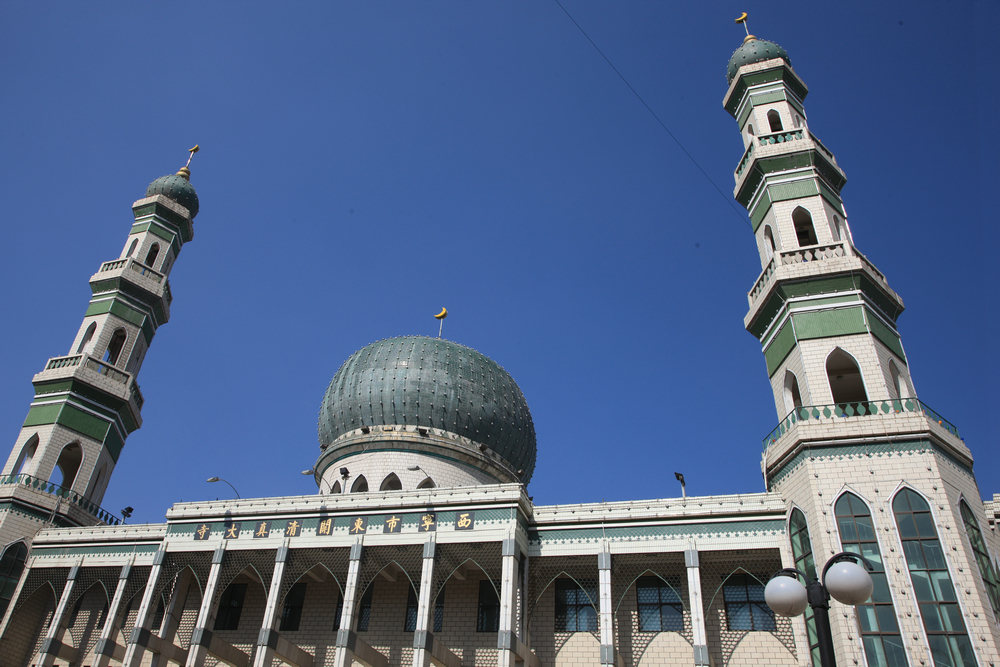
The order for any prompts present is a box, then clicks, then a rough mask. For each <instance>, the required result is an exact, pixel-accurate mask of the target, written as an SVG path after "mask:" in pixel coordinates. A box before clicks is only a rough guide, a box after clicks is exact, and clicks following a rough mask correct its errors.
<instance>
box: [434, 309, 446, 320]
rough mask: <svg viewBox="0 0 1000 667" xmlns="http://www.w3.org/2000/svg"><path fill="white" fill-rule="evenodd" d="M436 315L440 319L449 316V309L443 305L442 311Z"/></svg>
mask: <svg viewBox="0 0 1000 667" xmlns="http://www.w3.org/2000/svg"><path fill="white" fill-rule="evenodd" d="M434 317H435V318H437V319H439V320H443V319H444V318H446V317H448V309H447V308H445V307H444V306H442V307H441V312H440V313H438V314H437V315H435V316H434Z"/></svg>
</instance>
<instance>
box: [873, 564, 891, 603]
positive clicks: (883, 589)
mask: <svg viewBox="0 0 1000 667" xmlns="http://www.w3.org/2000/svg"><path fill="white" fill-rule="evenodd" d="M871 578H872V584H873V590H872V602H886V603H890V602H892V596H891V595H890V593H889V583H888V582H887V581H886V579H885V573H883V572H872V573H871Z"/></svg>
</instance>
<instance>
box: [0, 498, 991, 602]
mask: <svg viewBox="0 0 1000 667" xmlns="http://www.w3.org/2000/svg"><path fill="white" fill-rule="evenodd" d="M958 509H959V512H960V513H961V515H962V523H964V524H965V535H966V537H968V538H969V546H970V547H972V553H973V555H974V556H975V559H976V564H977V565H978V566H979V576H980V578H981V579H982V580H983V588H985V589H986V597H988V598H989V599H990V606H992V607H993V614H994V616H995V617H996V618H1000V577H998V576H997V571H996V568H995V567H994V566H993V562H992V561H991V560H990V552H989V549H988V548H987V547H986V541H985V540H984V539H983V532H982V530H980V528H979V521H977V520H976V515H975V514H974V513H973V511H972V508H970V507H969V504H968V503H966V502H965V498H962V499H961V500H959V501H958ZM0 574H2V572H0Z"/></svg>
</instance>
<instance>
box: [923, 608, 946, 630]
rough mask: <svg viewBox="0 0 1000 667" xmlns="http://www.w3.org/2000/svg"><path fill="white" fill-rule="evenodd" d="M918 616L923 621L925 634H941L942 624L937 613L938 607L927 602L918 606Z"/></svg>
mask: <svg viewBox="0 0 1000 667" xmlns="http://www.w3.org/2000/svg"><path fill="white" fill-rule="evenodd" d="M920 615H921V616H922V617H923V619H924V628H925V629H926V630H927V632H943V631H944V623H943V622H942V620H941V614H940V612H939V611H938V605H936V604H934V603H933V602H927V603H923V604H921V605H920Z"/></svg>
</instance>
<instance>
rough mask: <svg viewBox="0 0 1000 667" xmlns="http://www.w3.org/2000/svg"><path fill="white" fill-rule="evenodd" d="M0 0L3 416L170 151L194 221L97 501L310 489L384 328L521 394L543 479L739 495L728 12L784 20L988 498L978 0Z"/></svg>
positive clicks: (24, 401) (54, 350)
mask: <svg viewBox="0 0 1000 667" xmlns="http://www.w3.org/2000/svg"><path fill="white" fill-rule="evenodd" d="M564 6H565V7H566V8H567V9H568V10H569V12H570V13H571V14H572V15H573V17H574V18H575V19H576V20H577V21H578V22H579V23H580V25H581V26H583V28H584V29H585V30H586V31H587V32H588V33H589V35H590V37H591V38H592V39H593V40H594V41H595V42H596V43H597V44H598V45H599V46H600V47H601V49H602V50H603V51H604V53H605V54H606V55H607V56H608V58H610V60H611V61H612V62H613V63H614V64H615V66H616V67H617V68H618V70H619V71H621V72H622V74H623V75H624V76H625V77H626V78H627V79H628V81H629V83H631V85H632V86H633V87H634V88H635V89H636V90H637V91H638V92H639V93H640V94H641V95H642V96H643V98H644V99H645V100H646V102H647V103H648V104H649V106H650V107H651V108H652V109H653V110H654V111H655V112H656V113H657V115H658V116H659V117H660V118H661V119H662V120H663V122H664V123H665V124H666V126H667V127H668V128H670V130H671V132H672V133H673V134H674V135H675V136H676V137H677V138H678V139H679V140H680V142H681V143H682V144H683V145H684V147H685V148H686V149H687V150H688V151H689V152H690V153H691V154H692V155H693V156H694V157H695V159H696V160H697V161H698V163H699V164H700V165H701V167H702V168H703V169H704V170H705V172H707V174H708V175H709V176H710V177H711V178H712V180H713V181H714V182H715V183H716V184H717V185H718V186H719V188H721V189H722V191H723V192H725V193H726V196H725V197H723V196H720V194H719V193H718V192H717V191H716V189H715V187H714V186H713V185H712V183H710V182H709V181H708V180H707V179H706V178H705V176H704V175H702V173H700V172H699V171H698V169H697V168H696V167H695V166H694V165H693V164H692V162H691V161H690V160H689V159H688V157H687V156H685V155H684V153H683V152H682V151H681V150H680V148H678V146H677V144H676V143H675V142H674V141H673V139H671V137H670V136H669V135H668V134H667V133H666V132H664V130H663V129H662V128H661V127H660V126H659V125H658V124H657V122H656V121H655V119H653V117H652V116H651V115H650V114H649V112H648V111H647V110H646V109H645V108H644V107H643V106H642V105H641V103H640V102H639V101H638V100H637V99H636V98H635V97H634V96H633V94H632V93H631V92H630V91H629V90H628V88H627V87H626V86H625V85H624V84H623V83H622V81H621V80H620V79H619V78H618V76H617V75H616V74H615V73H614V71H612V70H611V68H610V67H609V66H608V65H607V63H606V62H605V61H604V60H603V59H602V58H601V56H600V54H598V53H597V52H596V51H595V50H594V48H593V46H591V44H590V43H589V42H587V40H586V39H585V38H584V36H583V35H582V34H581V33H580V32H579V30H578V29H577V28H576V27H575V26H574V25H573V23H572V22H571V21H570V20H569V19H568V18H567V16H566V14H564V13H563V11H562V10H561V9H560V7H559V5H557V4H556V3H555V2H541V1H540V2H530V3H529V2H521V3H439V2H434V3H381V4H379V3H336V4H335V3H280V4H278V3H240V4H236V3H193V2H192V3H186V2H175V3H170V4H169V5H163V4H158V5H153V4H145V3H124V2H117V3H109V2H105V3H65V2H62V3H46V2H37V3H11V2H4V3H3V4H2V5H0V11H2V19H3V20H2V21H0V68H2V69H0V72H2V74H0V81H2V85H3V90H4V93H3V95H2V97H0V105H2V106H0V108H2V117H3V119H4V122H3V123H2V124H0V145H2V146H3V152H4V158H3V167H2V176H3V177H2V178H0V198H2V201H3V203H4V213H5V218H6V224H5V226H4V229H5V236H6V252H5V261H4V262H2V263H0V276H2V278H3V281H4V284H5V285H6V286H7V295H8V296H7V299H8V303H7V307H6V309H5V315H4V326H3V328H2V332H3V333H2V334H0V336H2V340H3V342H4V345H3V347H4V349H6V350H7V351H8V352H7V360H6V361H7V363H6V364H5V369H4V372H3V375H2V378H3V380H2V383H0V433H2V434H3V436H4V438H6V442H8V443H10V444H13V442H14V439H15V438H16V436H17V433H18V429H19V426H20V424H21V422H22V421H23V419H24V416H25V414H26V413H27V409H28V404H29V403H30V401H31V397H32V388H31V384H30V379H31V376H32V375H33V374H34V373H36V372H38V371H39V370H40V369H41V368H42V367H43V366H44V364H45V361H46V360H47V359H48V358H49V357H54V356H60V355H64V354H66V353H67V352H68V351H69V348H70V345H71V343H72V340H73V337H74V335H75V333H76V331H77V329H78V327H79V323H80V321H81V319H82V316H83V313H84V310H85V309H86V304H87V300H88V296H89V288H88V285H87V280H88V278H89V276H90V275H91V274H93V273H94V272H95V271H96V270H97V268H98V267H99V266H100V264H101V262H102V261H105V260H108V259H112V258H115V257H117V256H118V253H119V252H120V251H121V247H122V246H123V244H124V241H125V237H126V235H127V234H128V231H129V227H130V224H131V211H130V205H131V203H132V202H133V201H134V200H136V199H139V198H140V197H142V196H143V194H144V192H145V187H146V185H147V184H148V183H149V182H150V181H152V180H153V179H155V178H157V177H159V176H161V175H163V174H167V173H173V172H174V171H176V170H177V168H179V167H180V166H182V165H183V164H184V160H185V159H186V157H187V154H186V152H185V151H186V149H187V148H189V147H190V146H192V145H194V144H195V143H198V144H200V145H201V146H202V152H200V153H199V154H198V155H197V156H196V157H195V159H194V162H193V163H192V182H193V184H194V185H195V187H196V188H197V190H198V193H199V197H200V200H201V212H200V214H199V215H198V217H197V219H196V221H195V238H194V240H193V242H192V243H190V244H188V245H186V246H185V247H184V250H183V252H182V253H181V255H180V258H179V259H178V261H177V264H176V266H175V268H174V269H173V271H172V275H171V289H172V291H173V294H174V302H173V306H172V309H171V320H170V322H169V324H167V325H166V326H164V327H162V328H161V329H160V330H159V331H158V333H157V335H156V338H155V339H154V341H153V345H152V348H151V350H150V352H149V354H148V356H147V357H146V361H145V363H144V365H143V368H142V373H141V374H140V377H139V382H140V384H141V386H142V391H143V393H144V395H145V398H146V405H145V407H144V410H143V419H144V421H145V423H144V426H143V428H142V429H141V430H140V431H137V432H136V433H134V434H133V435H132V436H131V437H130V438H129V441H128V444H127V446H126V448H125V450H124V451H123V454H122V457H121V459H120V461H119V465H118V467H117V469H116V471H115V473H114V477H113V479H112V483H111V487H110V489H109V491H108V494H107V495H106V497H105V502H104V505H105V506H106V507H107V508H108V509H112V510H117V509H119V508H120V507H123V506H125V505H131V506H133V507H135V508H136V512H135V515H134V517H133V519H132V520H133V521H138V522H144V521H160V520H162V518H163V514H164V512H165V511H166V509H167V508H168V507H169V505H170V504H171V503H172V502H176V501H179V500H185V501H190V500H198V499H207V498H211V499H214V498H216V497H217V496H221V497H226V495H227V494H228V493H229V489H228V487H222V485H209V484H207V483H206V482H205V479H206V478H207V477H209V476H213V475H218V476H220V477H223V478H225V479H227V480H229V481H230V482H232V483H233V484H234V485H235V486H236V488H238V489H239V491H240V493H241V494H242V495H243V496H244V497H250V496H269V495H289V494H308V493H313V492H315V485H314V483H313V481H312V479H311V478H309V477H304V476H302V475H300V474H299V472H300V471H301V470H303V469H307V468H310V467H311V466H312V464H313V462H314V461H315V458H316V456H317V454H318V453H319V450H318V443H317V439H316V418H317V412H318V409H319V403H320V399H321V397H322V395H323V392H324V391H325V389H326V386H327V384H328V383H329V380H330V378H331V377H332V376H333V374H334V373H335V372H336V370H337V368H338V367H339V366H340V364H341V362H342V361H343V360H344V359H346V358H347V357H348V356H349V355H350V354H351V353H352V352H354V351H355V350H357V349H359V348H361V347H363V346H365V345H366V344H368V343H370V342H372V341H374V340H377V339H380V338H388V337H391V336H396V335H403V334H427V335H434V334H436V329H437V321H436V320H434V319H433V317H432V316H433V314H434V313H436V312H438V310H440V308H441V306H447V307H448V309H449V311H450V313H451V314H450V316H449V317H448V319H447V321H446V322H445V337H446V338H449V339H451V340H455V341H457V342H460V343H462V344H465V345H469V346H471V347H473V348H475V349H477V350H479V351H481V352H483V353H484V354H486V355H488V356H490V357H492V358H493V359H495V360H496V361H497V362H498V363H500V364H501V365H503V366H504V367H505V368H506V369H507V370H508V371H509V372H510V373H511V374H512V375H513V376H514V378H515V379H516V380H517V382H518V384H519V385H520V387H521V389H522V390H523V392H524V394H525V396H526V398H527V400H528V404H529V405H530V406H531V410H532V415H533V418H534V422H535V427H536V430H537V432H538V452H539V453H538V464H537V468H536V471H535V476H534V478H533V480H532V482H531V484H530V486H529V492H530V493H531V495H533V496H534V497H535V501H536V502H537V503H566V502H587V501H599V500H602V499H606V500H624V499H632V498H654V497H664V496H673V495H678V494H679V489H678V488H677V483H676V482H675V480H674V478H673V474H672V473H673V471H675V470H676V471H681V472H683V473H684V474H685V476H686V478H687V483H688V492H689V493H691V494H698V495H702V494H719V493H749V492H757V491H761V490H763V481H762V478H761V474H760V467H759V462H760V441H761V438H762V437H763V436H764V435H765V434H767V433H768V432H769V431H770V430H771V429H772V428H773V427H774V425H775V424H776V423H777V415H776V412H775V408H774V402H773V399H772V396H771V391H770V387H769V384H768V380H767V374H766V370H765V365H764V360H763V355H762V354H761V352H760V347H759V344H758V343H757V342H756V340H755V339H754V338H753V336H751V335H750V334H748V333H747V332H746V331H745V330H744V329H743V324H742V318H743V316H744V315H745V313H746V308H747V302H746V292H747V290H748V289H750V288H751V287H752V285H753V281H754V280H755V279H756V277H757V275H758V274H759V272H760V264H759V260H758V257H757V252H756V248H755V244H754V240H753V237H752V235H751V232H750V228H749V226H748V224H747V216H746V213H745V211H742V209H740V210H739V211H736V210H734V208H733V206H732V204H731V203H730V202H731V194H730V193H731V188H732V182H733V181H732V176H731V174H732V171H733V169H734V168H735V166H736V164H737V162H738V161H739V159H740V157H741V156H742V153H743V149H742V144H741V142H740V137H739V134H738V130H737V128H736V124H735V122H734V121H733V120H732V118H731V117H730V116H729V115H728V114H727V113H726V112H725V111H724V110H723V108H722V104H721V101H722V97H723V95H724V94H725V92H726V81H725V77H724V75H725V67H726V63H727V61H728V59H729V56H730V54H731V53H732V52H733V50H734V49H735V48H737V47H738V46H739V45H740V43H741V40H742V37H743V31H742V28H741V27H739V26H737V25H735V24H734V23H733V19H734V18H735V17H736V16H738V15H739V13H740V12H741V11H747V12H749V14H750V29H751V31H752V32H753V33H755V34H756V35H758V36H759V37H761V38H764V39H771V40H773V41H776V42H777V43H779V44H781V45H782V46H784V47H785V48H786V49H787V50H788V52H789V54H790V56H791V59H792V64H793V65H794V67H795V70H796V72H797V73H798V74H799V75H800V76H801V77H802V78H803V79H804V80H805V82H806V83H807V84H808V85H809V86H810V94H809V96H808V98H807V100H806V110H807V112H808V114H809V124H810V129H811V130H812V131H813V132H814V133H815V134H816V135H817V136H818V137H819V138H820V139H822V141H823V142H824V143H825V144H826V145H827V146H828V147H829V148H830V149H831V150H832V151H833V152H834V153H835V154H836V155H837V160H838V163H839V164H840V165H841V166H842V167H843V169H844V170H845V172H846V173H847V177H848V184H847V186H846V187H845V188H844V190H843V196H844V200H845V204H846V206H847V210H848V214H849V219H850V223H851V227H852V231H853V234H854V239H855V242H856V244H857V245H858V247H859V248H860V249H861V251H862V252H864V253H865V254H866V255H867V256H868V257H869V258H870V259H871V260H872V261H874V262H875V264H876V265H877V266H878V267H879V268H880V269H881V270H882V271H883V272H884V273H885V274H886V275H887V277H888V279H889V282H890V285H892V286H893V288H894V289H895V290H896V291H897V292H898V293H899V294H900V295H901V296H902V297H903V299H904V301H905V303H906V306H907V311H906V312H905V313H904V314H903V315H902V316H901V318H900V321H899V325H900V331H901V333H902V336H903V344H904V346H905V348H906V351H907V354H908V357H909V361H910V366H911V369H912V374H913V379H914V382H915V384H916V389H917V392H918V394H919V396H920V397H921V398H922V399H923V400H925V401H926V402H927V404H928V405H930V406H932V407H933V408H935V409H936V410H937V411H938V412H940V413H941V414H942V415H944V416H945V417H947V418H948V419H949V420H951V421H952V422H953V423H955V424H957V425H958V427H959V429H960V431H961V433H962V435H963V436H964V437H965V439H966V442H967V443H968V444H969V446H970V447H971V448H972V451H973V453H974V455H975V457H976V467H975V470H976V473H977V477H978V480H979V484H980V489H981V491H982V492H983V494H984V495H985V496H987V497H989V496H990V495H992V494H993V493H994V492H1000V483H998V482H1000V475H998V474H997V470H998V469H1000V454H998V448H997V446H996V445H997V439H998V430H997V426H996V421H995V419H994V415H995V414H996V407H995V406H996V402H997V398H998V396H997V391H996V389H995V386H996V382H995V380H994V378H995V377H996V373H997V371H998V370H1000V369H998V364H997V361H996V351H995V350H996V346H995V344H994V340H993V339H994V335H993V333H994V332H995V331H996V327H997V320H998V317H997V312H996V310H997V309H996V303H997V300H996V293H997V287H998V283H1000V280H998V271H997V262H996V259H995V257H994V255H995V253H996V251H995V248H997V247H998V236H1000V234H998V232H997V229H996V224H995V222H996V215H995V213H993V214H991V213H989V211H991V210H995V208H994V205H993V202H992V201H989V202H987V199H986V189H987V187H988V185H987V184H988V182H989V180H988V179H990V180H992V179H995V176H993V174H995V171H996V170H995V168H994V166H993V163H994V162H995V160H996V156H997V155H1000V140H998V132H997V129H996V108H997V101H998V100H997V85H996V84H997V76H996V69H995V63H993V62H992V61H991V60H990V59H989V58H988V56H989V55H990V54H991V53H992V51H994V49H993V48H992V46H993V43H994V41H995V35H994V31H995V27H994V26H995V25H996V23H997V18H998V16H997V15H998V11H997V7H998V5H997V3H995V2H990V3H987V2H979V3H969V2H958V1H953V2H949V3H941V2H924V3H920V2H918V3H901V2H896V3H892V2H880V3H850V2H848V3H839V4H837V5H835V6H830V5H824V6H820V5H818V4H816V5H813V4H810V3H805V4H803V3H775V2H768V3H763V2H741V3H734V2H728V1H726V2H717V3H684V4H681V3H638V2H635V3H590V2H578V1H576V0H564Z"/></svg>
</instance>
